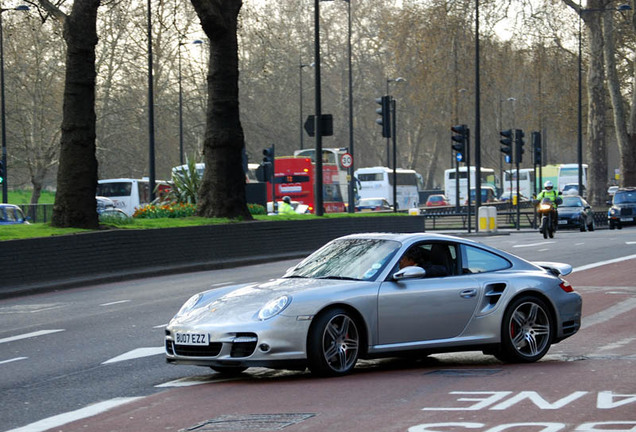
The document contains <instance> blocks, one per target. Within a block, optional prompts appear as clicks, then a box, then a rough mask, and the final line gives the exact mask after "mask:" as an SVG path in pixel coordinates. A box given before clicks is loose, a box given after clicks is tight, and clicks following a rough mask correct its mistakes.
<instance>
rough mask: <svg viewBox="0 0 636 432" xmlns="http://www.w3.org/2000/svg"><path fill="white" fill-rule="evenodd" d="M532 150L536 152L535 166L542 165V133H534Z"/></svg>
mask: <svg viewBox="0 0 636 432" xmlns="http://www.w3.org/2000/svg"><path fill="white" fill-rule="evenodd" d="M532 150H533V151H534V164H535V165H541V164H542V157H541V132H532Z"/></svg>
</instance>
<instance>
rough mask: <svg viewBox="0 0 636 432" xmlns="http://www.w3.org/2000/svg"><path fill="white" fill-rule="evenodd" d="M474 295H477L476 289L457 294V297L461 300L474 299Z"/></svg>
mask: <svg viewBox="0 0 636 432" xmlns="http://www.w3.org/2000/svg"><path fill="white" fill-rule="evenodd" d="M476 295H477V290H476V289H467V290H464V291H462V292H460V293H459V296H460V297H461V298H472V297H475V296H476Z"/></svg>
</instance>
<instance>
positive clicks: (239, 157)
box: [192, 0, 252, 220]
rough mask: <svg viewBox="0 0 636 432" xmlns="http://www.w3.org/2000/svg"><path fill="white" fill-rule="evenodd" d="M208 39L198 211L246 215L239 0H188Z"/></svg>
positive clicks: (248, 215)
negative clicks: (241, 111)
mask: <svg viewBox="0 0 636 432" xmlns="http://www.w3.org/2000/svg"><path fill="white" fill-rule="evenodd" d="M192 5H193V6H194V8H195V10H196V12H197V15H198V16H199V19H200V20H201V25H202V27H203V31H204V32H205V34H206V35H207V37H208V38H209V42H210V62H209V66H208V76H207V81H208V107H207V114H206V117H207V124H206V132H205V141H204V149H203V155H204V160H205V166H206V170H205V174H204V176H203V181H202V184H201V188H200V189H199V200H198V203H199V204H198V214H199V216H203V217H228V218H242V219H247V220H251V219H252V216H251V214H250V212H249V210H248V209H247V204H246V199H245V172H244V171H243V148H244V147H245V138H244V135H243V128H242V126H241V121H240V117H239V90H238V76H239V72H238V40H237V20H238V14H239V11H240V9H241V6H242V1H241V0H192Z"/></svg>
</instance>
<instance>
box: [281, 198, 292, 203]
mask: <svg viewBox="0 0 636 432" xmlns="http://www.w3.org/2000/svg"><path fill="white" fill-rule="evenodd" d="M283 202H286V203H287V204H291V198H290V197H288V196H284V197H283Z"/></svg>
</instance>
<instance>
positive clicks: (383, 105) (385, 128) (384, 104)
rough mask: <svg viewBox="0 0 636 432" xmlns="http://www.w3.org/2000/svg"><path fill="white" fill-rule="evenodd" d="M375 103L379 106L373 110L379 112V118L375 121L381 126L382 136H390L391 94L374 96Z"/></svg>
mask: <svg viewBox="0 0 636 432" xmlns="http://www.w3.org/2000/svg"><path fill="white" fill-rule="evenodd" d="M375 101H376V103H378V104H379V105H380V108H376V110H375V112H376V113H378V114H380V118H378V119H376V120H375V122H376V123H377V124H379V125H380V126H382V136H383V137H384V138H391V96H382V97H379V98H376V100H375Z"/></svg>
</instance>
